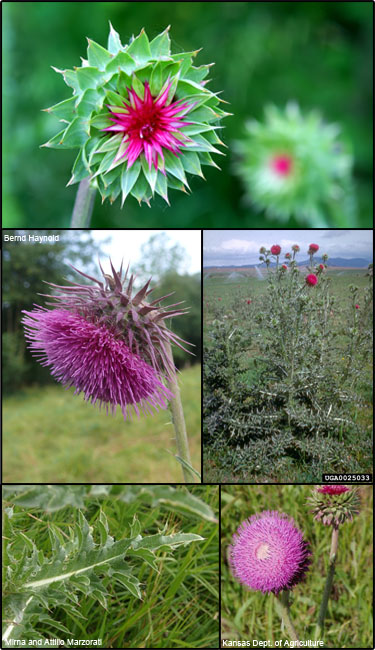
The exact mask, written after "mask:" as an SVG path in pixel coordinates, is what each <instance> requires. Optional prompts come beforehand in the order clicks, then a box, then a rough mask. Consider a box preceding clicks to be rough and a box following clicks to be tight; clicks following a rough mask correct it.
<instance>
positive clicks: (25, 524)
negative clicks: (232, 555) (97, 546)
mask: <svg viewBox="0 0 375 650" xmlns="http://www.w3.org/2000/svg"><path fill="white" fill-rule="evenodd" d="M179 489H183V488H179ZM188 489H189V491H190V492H192V493H193V494H194V495H195V496H197V497H199V498H201V499H203V500H204V501H205V502H206V503H207V504H209V505H210V506H211V507H212V508H213V510H214V512H215V514H216V515H217V513H218V506H219V488H218V487H217V486H203V485H197V486H189V488H188ZM7 505H10V504H9V503H7ZM86 505H87V506H88V507H87V508H86V510H85V512H84V514H85V517H86V518H87V520H88V521H89V523H90V524H91V523H93V522H94V521H95V520H96V519H97V517H98V511H99V508H102V510H103V511H104V513H105V515H106V516H107V518H108V523H109V532H110V534H111V535H112V536H113V537H114V538H115V539H116V540H118V539H122V538H123V537H128V536H129V527H130V524H131V521H132V519H133V515H134V514H135V513H136V514H137V517H138V519H139V521H140V524H141V530H142V531H147V534H154V533H157V532H159V531H160V530H162V529H163V528H164V526H166V527H167V530H168V531H171V530H172V529H173V530H175V532H177V531H178V532H185V533H186V532H189V533H195V534H198V535H200V536H202V537H203V538H204V541H202V542H197V543H195V546H194V544H191V545H189V546H185V547H184V546H181V547H179V548H177V549H175V550H174V551H173V552H168V553H166V552H164V551H163V550H162V549H161V550H160V551H158V552H157V556H158V572H156V571H154V570H153V569H151V568H150V567H149V566H148V565H147V564H146V563H144V562H143V563H142V564H141V565H140V564H139V561H137V562H138V565H137V566H140V569H139V573H138V574H137V575H138V577H139V579H140V581H141V583H142V600H139V599H137V598H135V597H133V596H132V595H131V594H130V593H129V592H128V591H127V590H126V589H122V588H120V587H119V586H116V584H115V583H113V585H112V586H110V587H109V588H110V591H111V598H110V601H109V606H108V609H107V610H105V609H103V607H101V605H99V604H98V603H97V602H95V601H93V600H92V599H91V598H90V597H86V596H82V597H80V612H81V614H82V615H83V616H84V617H85V618H84V619H79V620H78V619H77V620H73V619H72V618H71V617H69V615H67V614H66V613H65V612H64V611H63V610H62V609H61V608H60V609H56V608H52V609H51V611H50V615H51V616H53V617H54V620H58V621H59V622H61V623H62V624H64V625H65V626H66V627H68V629H69V630H70V632H71V638H73V639H97V638H101V639H102V645H101V647H103V648H185V647H186V648H213V647H218V640H219V622H218V602H219V584H218V582H219V578H218V575H219V567H218V562H219V557H218V548H219V540H218V526H217V525H216V524H214V523H210V522H207V521H202V520H200V519H197V517H196V516H194V514H192V513H187V514H183V515H179V514H176V513H175V512H173V511H171V510H169V511H168V510H167V511H166V509H165V508H162V509H160V507H154V506H148V505H145V504H144V503H142V502H141V501H135V502H132V503H130V504H125V503H123V502H120V501H116V500H115V499H113V498H111V499H104V500H103V499H101V500H100V501H99V500H97V499H95V498H94V497H93V498H92V499H91V501H89V502H86ZM77 516H78V511H77V510H76V509H73V508H72V507H70V506H69V507H66V508H64V509H63V510H60V511H59V512H56V513H54V514H45V513H43V512H42V511H41V510H40V509H36V508H32V509H30V508H29V509H27V510H26V509H24V508H21V507H20V506H15V507H14V511H13V516H12V524H13V529H14V532H13V535H14V538H12V548H13V552H17V549H18V551H19V552H21V546H20V544H21V545H22V541H23V540H22V538H21V537H20V536H19V533H20V532H22V533H24V534H26V535H27V536H28V538H29V539H31V540H32V541H34V542H35V544H36V545H37V546H38V548H39V549H42V550H43V551H44V552H45V554H46V555H47V556H48V555H49V554H50V552H51V547H50V542H49V538H48V527H49V525H50V523H53V524H55V526H57V527H58V528H59V529H60V530H61V531H63V534H64V533H65V534H66V532H68V531H69V527H70V526H72V525H73V524H74V523H75V522H76V521H77ZM144 534H146V533H144ZM23 544H24V542H23ZM193 546H194V548H193ZM39 630H40V632H41V633H43V623H40V624H39ZM57 635H58V638H62V639H64V634H62V636H61V632H57ZM46 647H47V646H46Z"/></svg>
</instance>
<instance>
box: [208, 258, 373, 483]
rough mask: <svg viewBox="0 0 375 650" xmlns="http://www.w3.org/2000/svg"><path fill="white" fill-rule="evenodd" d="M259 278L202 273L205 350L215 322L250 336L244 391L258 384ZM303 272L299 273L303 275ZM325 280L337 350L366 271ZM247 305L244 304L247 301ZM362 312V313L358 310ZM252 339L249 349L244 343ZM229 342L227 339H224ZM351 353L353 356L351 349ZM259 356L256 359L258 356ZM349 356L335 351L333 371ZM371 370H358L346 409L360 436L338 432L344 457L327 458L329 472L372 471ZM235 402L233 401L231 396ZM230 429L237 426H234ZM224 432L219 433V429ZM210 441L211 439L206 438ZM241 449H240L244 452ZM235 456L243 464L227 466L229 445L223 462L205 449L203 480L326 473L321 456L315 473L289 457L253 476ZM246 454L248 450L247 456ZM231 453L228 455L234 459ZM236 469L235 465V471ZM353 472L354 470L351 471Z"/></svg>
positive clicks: (331, 274) (240, 372) (243, 359)
mask: <svg viewBox="0 0 375 650" xmlns="http://www.w3.org/2000/svg"><path fill="white" fill-rule="evenodd" d="M258 271H259V272H260V274H261V275H262V276H263V277H262V278H260V277H259V274H258V272H257V270H256V269H240V268H238V269H234V268H228V269H219V270H215V269H212V270H211V269H209V270H206V272H205V273H204V279H203V287H204V290H203V307H204V309H203V314H204V316H203V319H204V330H203V336H204V344H205V346H206V349H207V348H210V346H212V341H211V339H210V336H209V334H210V332H211V330H212V329H213V328H214V327H215V324H216V325H217V324H218V323H222V324H223V327H225V323H227V324H228V325H227V326H226V327H228V328H229V327H230V325H229V324H230V323H232V326H231V327H230V329H229V330H228V332H227V334H228V335H229V332H230V331H232V332H233V333H234V332H241V333H244V332H245V333H246V332H247V333H248V334H249V336H248V337H247V339H246V337H245V342H244V343H243V348H242V351H241V352H240V353H237V356H236V358H235V359H236V361H235V363H236V376H237V378H238V379H239V384H241V382H244V384H245V385H247V386H248V387H250V388H251V387H252V386H257V382H258V375H259V371H258V368H259V365H258V366H256V363H255V362H254V357H257V356H258V352H259V345H258V344H257V340H259V338H258V339H257V337H259V336H262V333H261V331H258V329H257V325H256V323H257V317H258V316H259V314H262V313H264V303H263V295H264V294H265V292H266V289H267V280H266V278H267V271H266V270H265V269H263V268H261V269H259V270H258ZM304 271H305V270H303V271H302V272H304ZM326 274H327V276H328V278H331V284H330V293H331V295H333V297H334V299H335V302H334V305H333V308H332V311H331V314H330V319H331V320H330V323H331V326H332V327H333V328H334V329H335V330H337V332H338V334H337V338H336V339H335V341H336V345H337V349H338V350H340V349H341V346H342V345H343V346H344V345H345V344H347V332H348V331H349V328H350V327H351V322H350V320H349V319H350V318H352V316H350V313H351V311H350V309H352V308H350V300H351V297H350V296H351V294H350V285H355V286H356V287H358V294H357V298H356V300H357V301H358V303H359V310H361V308H362V307H363V304H364V303H363V301H364V291H365V288H366V287H368V284H369V278H368V275H366V274H367V269H366V270H362V269H343V268H336V269H328V270H327V272H326ZM248 301H249V303H248ZM358 313H359V314H361V311H359V312H358ZM250 339H251V343H249V345H247V344H246V341H247V340H249V341H250ZM228 340H229V339H228ZM353 354H354V355H355V354H356V350H354V352H353ZM258 358H259V357H258ZM348 358H349V357H348V356H347V357H344V356H343V357H342V355H341V354H338V352H336V357H335V363H337V367H338V368H340V367H344V366H345V364H346V362H347V361H346V359H348ZM217 372H220V371H219V370H217ZM371 377H372V366H371V362H370V361H367V362H366V363H365V364H364V365H363V366H362V367H361V379H360V381H359V383H358V386H357V388H358V394H359V401H358V402H357V403H356V404H354V403H353V404H352V405H351V406H350V407H349V408H350V412H351V418H352V420H353V421H354V422H355V423H357V424H358V426H360V427H362V431H363V434H361V436H362V437H359V436H358V434H357V433H356V432H355V431H354V430H353V432H352V431H351V430H346V428H342V429H341V431H340V432H339V438H337V439H336V440H337V441H338V443H339V444H340V445H341V443H343V445H344V444H345V449H346V451H345V455H343V456H341V455H340V453H339V452H338V451H335V452H332V453H334V455H335V458H333V457H332V466H331V467H330V469H331V471H350V470H351V469H352V470H353V471H371V469H370V468H371V462H372V461H371V449H370V445H369V439H370V438H371V434H372V380H371ZM234 399H236V397H235V396H234ZM233 426H234V427H235V426H236V425H233ZM221 430H222V431H224V429H221ZM211 440H212V438H211ZM243 449H244V448H242V450H243ZM242 450H241V451H240V452H239V454H240V455H239V457H240V456H241V457H243V458H244V460H243V462H242V461H241V462H239V461H238V462H237V461H236V462H233V463H232V462H231V460H230V452H229V447H228V448H227V452H228V453H227V456H226V459H225V460H224V459H223V454H222V451H223V450H222V449H219V450H218V451H214V450H213V449H211V448H210V447H208V446H205V451H204V480H205V481H208V482H212V483H214V482H217V481H219V482H221V483H228V482H229V483H230V482H244V483H246V482H250V483H251V482H254V481H255V482H263V481H266V482H275V483H277V482H279V481H280V480H282V481H290V482H306V483H309V482H315V481H316V480H319V478H318V476H319V475H320V473H321V471H325V470H326V469H327V465H325V466H324V469H323V468H322V467H323V465H324V463H325V462H326V461H325V460H324V453H323V452H322V460H321V463H320V465H321V466H322V467H321V466H320V465H319V471H318V473H316V470H315V471H313V470H311V471H310V467H309V465H310V461H309V459H308V457H306V458H305V459H304V461H303V462H302V464H300V463H299V462H295V458H294V456H293V454H292V456H291V458H290V459H289V460H288V463H289V465H288V466H287V464H286V463H285V465H284V466H283V468H282V470H281V471H280V472H279V471H278V470H277V469H274V471H271V472H270V471H269V470H268V471H265V470H263V469H262V468H261V467H260V470H259V473H258V475H257V474H256V472H254V471H251V470H250V469H249V463H248V462H247V461H246V458H247V457H246V458H245V457H244V456H243V454H242ZM237 451H239V448H237V450H235V451H234V455H235V454H236V453H237ZM246 453H247V452H246ZM234 455H233V457H234ZM235 467H240V469H238V470H236V469H235ZM354 468H355V469H354Z"/></svg>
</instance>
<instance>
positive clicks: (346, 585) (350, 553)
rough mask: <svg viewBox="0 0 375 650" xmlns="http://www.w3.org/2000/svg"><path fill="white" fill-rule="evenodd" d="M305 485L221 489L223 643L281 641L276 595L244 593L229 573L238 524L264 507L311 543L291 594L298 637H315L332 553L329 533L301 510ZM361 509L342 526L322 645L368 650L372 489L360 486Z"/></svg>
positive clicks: (305, 508) (370, 630)
mask: <svg viewBox="0 0 375 650" xmlns="http://www.w3.org/2000/svg"><path fill="white" fill-rule="evenodd" d="M310 491H311V487H310V486H290V485H288V486H273V485H272V486H271V485H268V486H229V485H228V486H225V488H222V490H221V567H222V570H221V593H222V603H221V617H222V618H221V621H222V631H221V635H222V639H226V640H237V641H238V640H249V639H250V640H251V639H257V640H258V641H264V640H270V645H269V646H267V647H275V645H274V643H275V640H279V639H283V640H284V641H285V640H286V638H287V637H286V636H285V632H284V631H283V630H282V628H281V623H280V619H279V617H278V615H277V612H276V610H275V606H274V602H273V601H274V596H273V595H271V594H268V595H263V594H262V593H261V592H257V591H247V590H246V588H245V587H243V586H241V585H240V584H239V583H237V582H236V581H235V580H234V579H233V577H232V576H231V573H230V570H229V568H228V563H227V548H228V544H229V543H230V542H231V538H232V535H233V533H234V532H235V531H236V529H237V528H238V526H239V524H240V523H241V521H243V520H244V519H246V518H247V517H249V516H250V515H252V514H254V513H256V512H261V511H262V510H279V511H283V512H286V513H287V514H289V515H291V516H292V517H293V518H294V519H295V521H296V523H297V525H298V527H299V528H300V529H301V530H302V531H303V532H304V535H305V538H306V539H307V540H308V541H309V542H310V544H311V550H312V554H313V556H312V566H311V568H310V571H309V573H308V575H307V578H306V581H305V582H303V583H301V584H299V585H298V586H297V587H295V588H294V589H293V592H292V599H293V600H292V607H291V614H292V619H293V621H294V623H295V627H296V629H297V633H298V634H299V635H300V638H301V640H304V641H306V640H308V639H313V638H314V631H315V624H316V621H317V614H318V610H319V606H320V602H321V597H322V592H323V588H324V582H325V577H326V569H327V557H328V554H329V548H330V538H331V529H330V528H329V527H328V526H323V524H320V523H319V522H317V521H315V520H314V519H313V517H312V515H311V514H310V513H309V510H308V508H307V506H306V498H307V496H308V495H309V493H310ZM360 494H361V512H360V514H359V515H358V516H356V517H354V519H353V522H346V523H345V524H343V525H342V527H341V528H340V533H339V550H338V559H337V564H336V574H335V579H334V585H333V591H332V595H331V598H330V601H329V605H328V613H327V618H326V626H325V635H324V642H325V645H324V647H327V648H372V647H373V645H372V584H373V583H372V558H371V553H372V488H371V487H367V486H366V487H361V488H360Z"/></svg>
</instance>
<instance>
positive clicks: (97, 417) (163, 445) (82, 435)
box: [3, 364, 201, 483]
mask: <svg viewBox="0 0 375 650" xmlns="http://www.w3.org/2000/svg"><path fill="white" fill-rule="evenodd" d="M34 365H35V364H34ZM179 385H180V389H181V399H182V404H183V408H184V414H185V420H186V427H187V432H188V435H189V443H190V451H191V458H192V464H193V467H200V463H201V403H200V395H201V367H200V365H198V364H196V365H194V366H193V367H191V368H186V369H183V370H182V371H181V372H180V373H179ZM3 407H4V409H3V416H4V419H3V435H4V480H5V481H6V482H8V483H13V482H17V483H21V482H23V481H28V482H29V483H30V482H31V483H53V482H58V483H72V482H73V483H77V482H78V483H80V482H82V481H88V482H92V483H97V482H104V483H105V482H108V481H112V482H114V483H121V482H122V481H124V479H126V480H127V481H128V482H130V483H142V482H147V483H148V482H150V483H151V482H152V483H155V482H157V481H159V480H160V478H161V477H162V479H163V481H165V482H166V483H174V482H178V481H179V480H180V474H181V467H180V466H179V464H178V463H177V461H176V459H175V457H174V453H175V442H174V436H173V427H172V423H171V416H170V413H169V412H166V411H160V412H159V413H157V414H155V416H154V417H153V418H151V419H149V418H141V419H139V420H138V419H134V420H133V422H131V421H130V420H129V421H128V422H126V423H124V420H123V417H122V415H121V413H120V412H118V413H117V414H116V415H115V416H113V417H111V416H108V415H106V413H105V412H104V411H101V412H100V411H98V410H97V409H96V408H95V407H93V406H90V405H88V404H87V403H86V402H85V401H84V399H83V397H82V396H75V397H74V398H73V390H72V389H71V390H70V391H67V390H65V389H64V388H63V387H62V386H44V387H35V388H25V389H23V390H22V391H18V392H17V393H16V394H14V395H12V396H10V397H7V398H6V399H5V400H4V404H3ZM151 427H152V429H151ZM168 450H171V452H172V453H167V451H168Z"/></svg>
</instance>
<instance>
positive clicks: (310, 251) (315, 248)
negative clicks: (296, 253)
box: [308, 244, 319, 255]
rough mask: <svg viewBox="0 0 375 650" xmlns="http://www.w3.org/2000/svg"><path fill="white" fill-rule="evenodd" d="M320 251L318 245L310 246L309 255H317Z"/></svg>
mask: <svg viewBox="0 0 375 650" xmlns="http://www.w3.org/2000/svg"><path fill="white" fill-rule="evenodd" d="M318 250H319V246H318V244H310V246H309V250H308V253H309V255H314V253H317V252H318Z"/></svg>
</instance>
